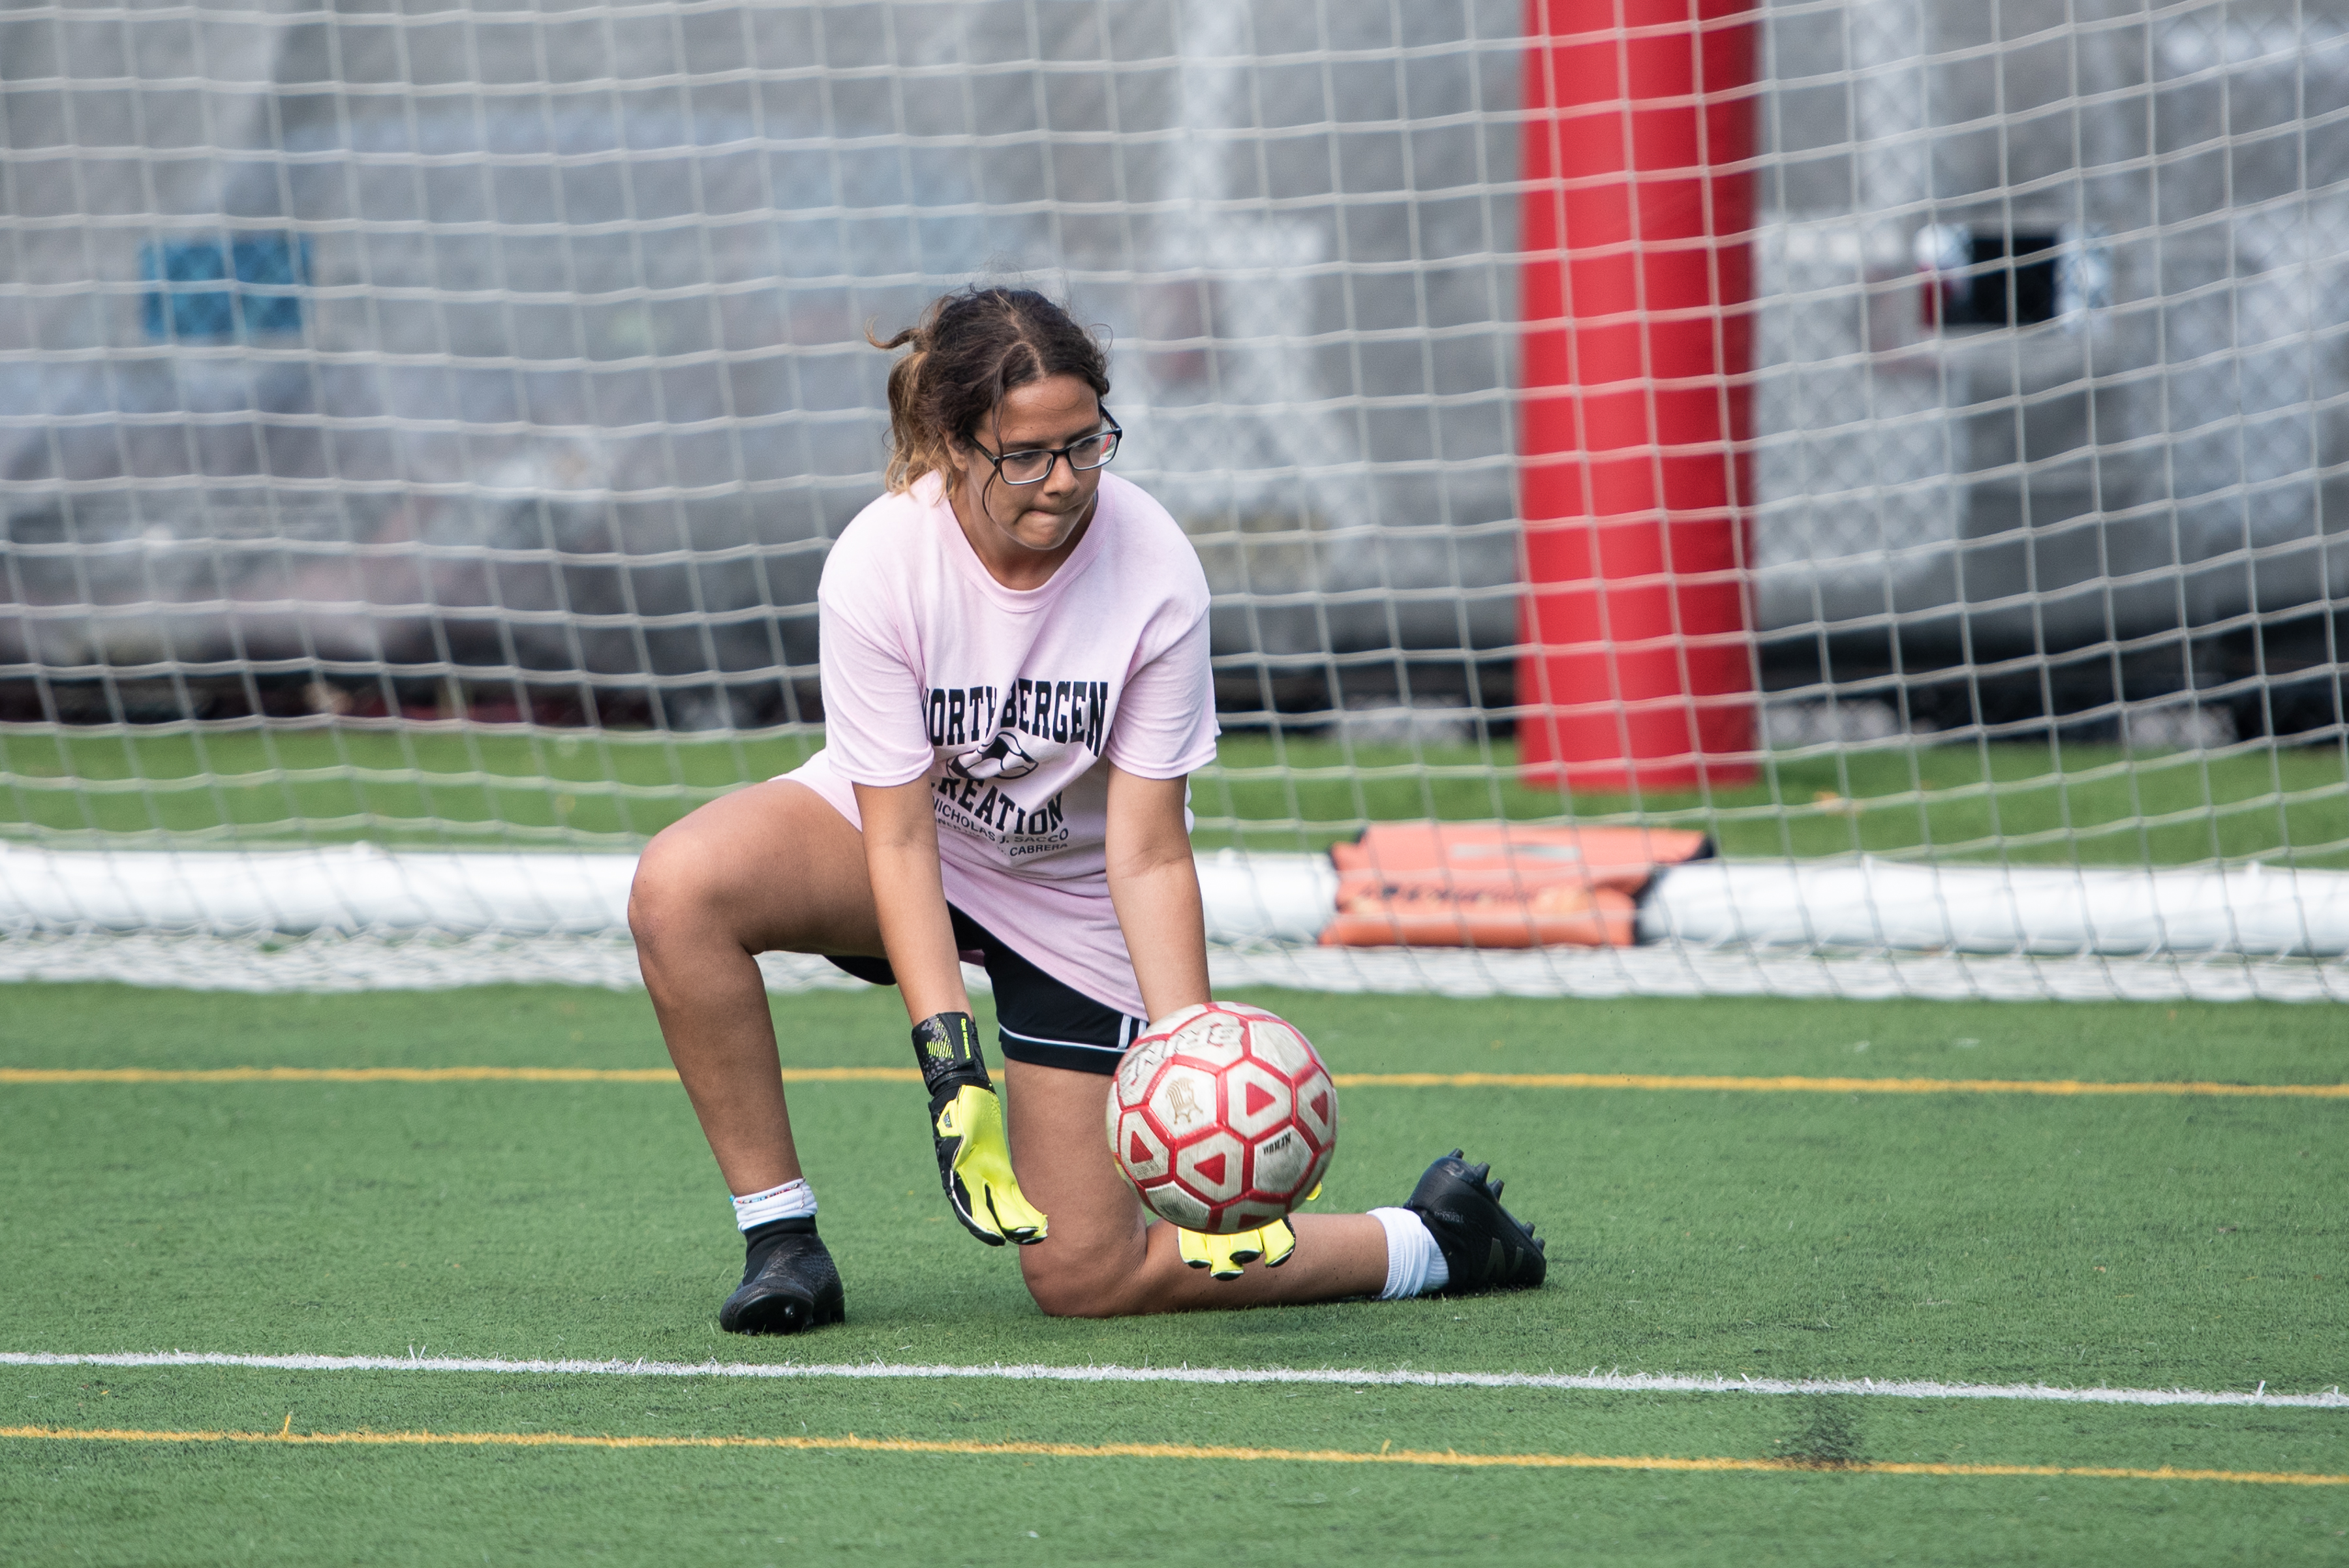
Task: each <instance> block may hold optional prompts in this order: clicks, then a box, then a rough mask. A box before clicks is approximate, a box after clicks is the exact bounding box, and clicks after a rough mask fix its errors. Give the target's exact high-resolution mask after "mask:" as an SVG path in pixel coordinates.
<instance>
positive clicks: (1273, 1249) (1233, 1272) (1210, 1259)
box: [1174, 1220, 1297, 1280]
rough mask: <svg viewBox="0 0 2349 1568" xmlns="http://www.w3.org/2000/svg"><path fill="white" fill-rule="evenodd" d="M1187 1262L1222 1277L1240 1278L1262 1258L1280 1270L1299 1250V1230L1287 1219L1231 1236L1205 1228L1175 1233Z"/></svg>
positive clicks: (1178, 1229) (1180, 1230)
mask: <svg viewBox="0 0 2349 1568" xmlns="http://www.w3.org/2000/svg"><path fill="white" fill-rule="evenodd" d="M1174 1236H1175V1241H1176V1244H1177V1246H1178V1248H1179V1249H1180V1251H1182V1254H1183V1261H1184V1262H1186V1263H1188V1264H1190V1265H1191V1266H1192V1267H1193V1268H1195V1269H1205V1270H1206V1271H1207V1272H1209V1273H1210V1274H1212V1275H1214V1276H1215V1277H1216V1279H1219V1280H1237V1279H1238V1278H1239V1277H1240V1273H1241V1272H1242V1270H1243V1269H1245V1268H1246V1266H1247V1265H1248V1264H1250V1263H1253V1262H1256V1261H1257V1259H1258V1258H1262V1259H1263V1260H1264V1266H1265V1267H1266V1268H1268V1269H1277V1268H1278V1267H1280V1265H1281V1264H1283V1263H1285V1262H1288V1255H1289V1254H1290V1253H1291V1252H1294V1251H1297V1232H1296V1231H1292V1230H1290V1229H1289V1228H1288V1220H1274V1221H1273V1222H1272V1223H1271V1224H1269V1225H1266V1226H1262V1227H1260V1228H1259V1229H1257V1230H1254V1231H1234V1232H1233V1233H1232V1234H1230V1235H1228V1236H1210V1235H1208V1234H1207V1233H1206V1231H1185V1230H1182V1229H1180V1228H1179V1227H1178V1228H1177V1229H1176V1231H1175V1232H1174Z"/></svg>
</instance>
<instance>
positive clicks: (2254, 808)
mask: <svg viewBox="0 0 2349 1568" xmlns="http://www.w3.org/2000/svg"><path fill="white" fill-rule="evenodd" d="M818 743H819V738H818V737H815V736H812V735H800V736H773V737H765V738H753V739H748V740H746V739H743V738H740V737H731V736H730V737H722V738H719V739H711V740H703V739H697V738H694V737H691V736H678V735H668V734H663V733H660V732H649V731H623V730H607V731H577V732H564V731H522V730H517V731H514V732H497V731H483V730H479V729H475V730H470V731H461V732H460V731H454V730H451V731H448V732H427V731H422V730H418V729H414V728H406V729H397V730H394V729H371V728H359V727H356V726H351V725H329V724H325V723H324V722H321V723H320V724H319V725H318V726H317V727H314V728H306V729H266V730H250V729H219V730H204V729H199V730H197V731H194V732H188V731H170V732H157V733H147V732H116V731H82V730H73V729H62V730H61V729H55V728H43V727H36V726H6V727H0V836H12V837H34V836H37V837H42V838H49V839H55V838H57V836H60V835H64V836H77V835H80V836H112V835H121V834H150V835H155V836H171V837H173V838H175V839H177V840H180V841H181V842H202V841H203V840H206V839H211V840H216V841H229V840H240V841H245V842H267V841H281V840H306V841H314V842H341V841H347V840H351V839H359V838H367V839H374V840H378V841H380V842H385V843H403V844H448V845H452V846H480V847H496V846H502V845H514V846H535V845H558V844H568V845H577V846H606V847H624V846H633V845H635V844H636V843H639V842H641V841H642V839H644V838H645V837H647V836H649V835H651V834H653V833H656V832H657V831H659V830H660V829H661V828H662V827H664V826H667V824H668V823H670V822H672V821H674V820H676V819H677V818H678V817H679V816H681V815H684V814H685V813H686V812H688V811H690V810H692V809H693V808H694V807H695V806H697V805H700V804H701V803H702V802H704V801H707V800H709V799H711V798H712V797H714V796H715V795H717V794H722V793H724V792H725V791H726V790H728V789H730V788H733V787H735V786H737V785H739V784H744V783H747V782H750V781H751V780H755V779H761V778H767V777H771V776H772V775H773V774H779V773H783V772H786V771H788V770H789V769H791V768H792V767H795V766H797V765H798V764H799V763H800V762H801V761H802V760H803V759H804V757H805V756H806V754H807V753H808V752H809V751H810V750H811V749H812V747H813V746H815V745H816V744H818ZM1515 769H1516V749H1515V747H1514V745H1513V744H1511V743H1509V742H1497V743H1495V744H1493V745H1491V746H1489V747H1485V748H1480V747H1477V746H1473V745H1459V744H1444V745H1435V744H1430V745H1422V746H1416V747H1413V746H1401V745H1366V744H1357V743H1352V742H1344V741H1340V740H1330V739H1326V738H1316V737H1311V736H1309V737H1305V738H1296V737H1287V736H1283V737H1273V736H1268V735H1266V734H1263V733H1259V732H1238V733H1235V734H1231V735H1226V736H1225V737H1224V739H1223V742H1222V743H1221V747H1220V760H1219V762H1218V764H1217V765H1216V767H1213V768H1209V769H1206V770H1204V771H1202V772H1201V773H1200V774H1197V775H1196V776H1195V778H1194V780H1193V797H1194V802H1195V807H1196V810H1197V815H1198V831H1197V835H1196V841H1197V843H1198V844H1199V846H1200V847H1202V848H1206V849H1214V848H1219V847H1223V846H1227V845H1242V846H1247V847H1251V848H1256V849H1319V848H1321V847H1324V846H1327V845H1329V844H1330V843H1331V842H1333V841H1335V840H1337V839H1340V838H1350V837H1352V836H1354V835H1355V834H1357V833H1359V832H1360V831H1361V826H1362V825H1363V824H1364V823H1367V822H1381V821H1405V820H1418V819H1426V818H1438V819H1441V820H1444V821H1489V820H1494V819H1498V818H1503V817H1506V818H1508V819H1510V820H1514V821H1528V822H1564V821H1576V822H1587V823H1635V822H1646V823H1653V824H1660V825H1664V826H1691V827H1699V828H1702V829H1704V830H1706V831H1708V832H1711V833H1713V835H1714V836H1715V837H1716V838H1717V839H1718V840H1719V842H1720V844H1721V846H1722V847H1723V851H1724V852H1726V853H1728V854H1732V855H1739V856H1757V857H1779V856H1788V855H1795V856H1817V855H1833V854H1846V853H1851V852H1854V851H1867V852H1868V853H1873V854H1891V853H1906V854H1924V853H1930V854H1936V855H1944V856H1955V857H1979V856H1982V855H1986V854H1992V853H1995V854H2002V855H2005V856H2007V857H2010V858H2014V859H2020V860H2028V861H2050V862H2070V861H2073V860H2075V859H2076V860H2081V861H2085V862H2089V863H2093V864H2123V865H2128V864H2146V863H2152V864H2158V865H2169V864H2185V863H2191V862H2196V861H2202V860H2207V859H2209V858H2210V857H2214V856H2223V857H2245V856H2254V855H2261V856H2288V857H2290V858H2291V859H2292V861H2293V862H2294V863H2295V864H2299V865H2303V866H2313V867H2325V866H2343V865H2349V762H2344V753H2343V752H2342V749H2341V748H2340V747H2339V746H2338V745H2333V746H2306V747H2293V746H2277V745H2274V744H2271V743H2269V742H2251V743H2247V744H2245V745H2244V746H2241V747H2240V748H2236V749H2234V750H2232V751H2230V752H2229V753H2224V754H2220V755H2203V754H2199V753H2151V752H2148V753H2136V754H2134V755H2133V754H2131V753H2126V752H2123V751H2120V750H2118V749H2116V748H2115V747H2111V746H2074V745H2065V746H2063V747H2061V748H2051V747H2050V746H2048V745H2045V744H2023V743H2001V744H1997V745H1987V746H1984V745H1973V744H1967V743H1962V742H1952V743H1950V744H1944V745H1914V744H1910V743H1907V742H1901V743H1897V744H1892V745H1886V746H1881V747H1877V748H1873V749H1868V750H1854V751H1849V752H1846V753H1841V754H1839V755H1827V756H1805V755H1796V754H1779V753H1772V754H1770V755H1769V756H1768V757H1767V758H1766V760H1765V764H1764V769H1763V771H1762V772H1761V774H1759V775H1758V776H1757V777H1756V778H1755V779H1754V782H1752V783H1751V784H1742V785H1739V786H1737V787H1723V788H1717V789H1714V790H1713V791H1711V792H1710V793H1707V794H1691V793H1680V794H1657V793H1651V794H1646V795H1643V796H1640V797H1631V796H1626V795H1620V794H1590V793H1588V792H1584V793H1577V794H1572V795H1570V796H1568V795H1561V794H1559V793H1557V791H1555V790H1547V789H1528V788H1526V787H1525V786H1524V785H1522V784H1519V783H1517V782H1516V772H1515Z"/></svg>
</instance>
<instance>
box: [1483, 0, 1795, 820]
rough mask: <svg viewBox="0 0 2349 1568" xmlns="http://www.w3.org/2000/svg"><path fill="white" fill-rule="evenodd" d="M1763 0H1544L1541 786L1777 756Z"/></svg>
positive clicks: (1535, 481) (1540, 103)
mask: <svg viewBox="0 0 2349 1568" xmlns="http://www.w3.org/2000/svg"><path fill="white" fill-rule="evenodd" d="M1757 16H1758V13H1756V12H1755V11H1754V10H1753V9H1752V8H1751V6H1750V4H1749V0H1527V12H1526V20H1527V34H1528V36H1529V40H1530V41H1529V44H1528V47H1527V49H1526V111H1527V112H1526V121H1525V140H1524V165H1523V170H1524V173H1523V178H1524V181H1525V187H1524V192H1525V193H1524V197H1523V220H1522V221H1523V229H1522V239H1521V242H1520V248H1521V250H1522V252H1523V254H1524V258H1525V259H1524V262H1523V268H1522V274H1521V290H1522V294H1521V312H1522V314H1521V317H1520V321H1521V324H1522V326H1521V330H1522V335H1523V337H1522V348H1523V369H1522V371H1521V388H1520V400H1519V416H1518V417H1519V422H1518V431H1517V441H1518V447H1517V450H1518V465H1519V488H1518V501H1519V515H1520V516H1521V517H1522V518H1523V520H1524V524H1525V566H1526V596H1525V599H1524V606H1523V611H1522V635H1523V640H1524V644H1525V651H1524V652H1523V654H1522V655H1521V657H1520V659H1519V662H1518V670H1517V702H1518V707H1519V716H1518V720H1517V737H1518V760H1519V763H1520V766H1521V769H1522V771H1523V774H1524V777H1525V780H1526V783H1528V784H1544V785H1549V786H1553V787H1562V788H1571V789H1577V790H1600V791H1615V790H1626V789H1634V788H1637V789H1687V788H1692V787H1701V786H1702V785H1705V784H1717V785H1729V784H1744V783H1747V782H1749V781H1750V780H1751V779H1752V778H1753V776H1754V763H1753V748H1754V663H1753V656H1752V649H1751V636H1750V626H1751V618H1750V610H1749V607H1748V602H1747V594H1746V589H1745V583H1744V567H1745V565H1746V559H1747V548H1746V523H1745V518H1744V507H1745V506H1746V505H1747V504H1749V503H1750V497H1751V481H1750V478H1749V474H1748V470H1749V462H1748V460H1747V458H1746V456H1745V454H1744V441H1746V440H1747V438H1748V436H1749V434H1750V431H1751V419H1750V414H1749V409H1750V404H1751V400H1752V389H1751V386H1750V384H1749V373H1750V371H1751V369H1752V362H1753V317H1752V315H1751V308H1752V305H1751V302H1752V297H1753V265H1752V260H1751V254H1750V250H1749V244H1748V238H1747V236H1748V234H1749V233H1750V231H1751V230H1752V228H1753V226H1754V193H1753V183H1754V177H1753V173H1752V170H1751V161H1752V159H1753V156H1754V96H1753V95H1754V50H1755V43H1756V32H1757V26H1758V24H1757Z"/></svg>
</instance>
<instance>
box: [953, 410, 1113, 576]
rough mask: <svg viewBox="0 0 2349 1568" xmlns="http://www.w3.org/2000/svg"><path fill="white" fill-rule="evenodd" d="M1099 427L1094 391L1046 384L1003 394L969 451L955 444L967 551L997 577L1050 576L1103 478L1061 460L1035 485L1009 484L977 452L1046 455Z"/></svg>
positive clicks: (958, 510)
mask: <svg viewBox="0 0 2349 1568" xmlns="http://www.w3.org/2000/svg"><path fill="white" fill-rule="evenodd" d="M1101 428H1102V409H1101V400H1100V399H1099V398H1097V397H1095V396H1094V395H1093V389H1092V388H1091V387H1089V386H1087V385H1085V383H1084V382H1082V381H1081V380H1079V379H1077V378H1076V377H1074V376H1048V377H1046V378H1044V379H1042V380H1040V381H1030V382H1029V383H1028V384H1027V385H1026V386H1024V387H1015V388H1013V389H1011V390H1010V391H1009V392H1006V393H1005V394H1004V395H1003V400H1002V401H1001V402H1000V403H998V404H997V405H996V407H995V412H994V414H993V416H992V417H991V418H989V419H988V421H986V422H985V423H984V424H982V425H981V426H980V427H979V429H978V431H977V432H976V434H975V435H974V436H973V438H972V441H973V443H972V444H966V443H963V442H957V443H956V444H955V446H954V447H953V449H952V457H953V459H954V464H955V467H956V469H957V471H958V475H957V483H956V486H955V496H954V502H955V514H956V516H957V518H959V519H960V520H961V523H962V526H963V533H964V535H966V536H967V537H968V538H969V540H970V543H971V547H972V548H973V549H975V550H977V551H978V555H979V559H981V560H982V561H985V562H986V563H987V564H988V566H989V567H991V568H993V569H995V571H996V575H997V576H1003V575H1004V573H1005V572H1006V571H1009V573H1010V574H1011V575H1012V576H1020V577H1026V576H1030V575H1031V574H1033V573H1035V572H1036V571H1037V570H1038V568H1042V570H1043V575H1044V576H1050V574H1051V568H1053V567H1056V566H1059V565H1060V563H1061V560H1062V559H1064V558H1066V556H1067V554H1068V552H1069V551H1071V550H1073V549H1074V548H1075V547H1076V544H1077V541H1078V539H1079V538H1080V537H1081V535H1083V532H1084V527H1085V524H1087V523H1089V522H1091V521H1092V514H1093V502H1094V500H1095V498H1096V497H1097V496H1098V495H1099V494H1100V492H1101V470H1099V469H1092V470H1088V471H1087V472H1082V473H1080V472H1076V471H1075V470H1073V469H1071V467H1070V466H1069V462H1068V460H1067V459H1066V458H1061V459H1058V460H1056V461H1055V462H1053V464H1052V472H1050V473H1048V474H1046V475H1045V476H1044V478H1043V479H1041V480H1040V481H1039V482H1037V483H1034V484H1011V483H1007V482H1005V481H1004V480H1003V479H1001V478H999V477H998V475H997V474H996V472H995V465H994V464H993V463H991V462H988V459H987V456H986V453H985V452H981V451H979V450H978V448H979V447H982V446H983V447H985V448H986V449H987V450H988V451H990V452H994V453H995V454H996V455H997V456H998V457H1000V456H1002V455H1003V454H1004V453H1006V452H1037V451H1051V450H1053V449H1055V448H1059V447H1064V446H1067V445H1069V444H1070V443H1071V442H1072V441H1082V440H1083V439H1084V438H1085V437H1087V436H1089V435H1092V433H1094V432H1095V431H1099V430H1100V429H1101Z"/></svg>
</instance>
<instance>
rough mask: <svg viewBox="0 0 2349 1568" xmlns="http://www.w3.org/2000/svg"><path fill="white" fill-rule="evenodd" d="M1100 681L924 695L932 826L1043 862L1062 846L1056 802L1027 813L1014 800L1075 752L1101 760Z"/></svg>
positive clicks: (1064, 838) (1064, 831)
mask: <svg viewBox="0 0 2349 1568" xmlns="http://www.w3.org/2000/svg"><path fill="white" fill-rule="evenodd" d="M1108 707H1109V683H1108V682H1107V681H1105V680H1033V679H1029V678H1024V677H1023V678H1022V679H1020V680H1015V681H1013V682H1012V683H1011V686H1010V688H1009V690H1005V691H999V690H997V689H996V688H995V687H992V686H941V687H934V688H932V689H931V691H930V696H929V701H928V703H927V712H928V717H929V732H930V744H931V745H933V746H935V747H936V748H937V749H938V750H939V751H940V752H941V753H945V754H944V755H942V756H941V758H940V759H939V760H940V762H941V763H942V764H943V765H942V776H941V777H939V778H938V779H937V780H936V784H935V786H934V787H935V788H936V791H937V804H938V818H939V820H940V821H941V822H943V823H945V824H946V825H947V826H949V827H952V828H954V829H955V830H956V831H957V832H959V833H965V834H968V835H969V836H972V837H974V838H984V839H986V840H987V841H988V843H990V844H995V845H999V846H1001V847H1002V848H1003V850H1004V852H1005V853H1006V854H1007V855H1009V856H1011V857H1014V858H1017V857H1021V856H1029V855H1045V854H1050V853H1051V852H1052V851H1053V850H1056V849H1060V848H1061V847H1063V846H1066V845H1067V844H1068V842H1069V830H1068V828H1067V827H1066V826H1062V824H1061V797H1060V796H1059V795H1058V794H1054V795H1053V796H1052V797H1051V798H1050V800H1048V801H1045V802H1044V803H1043V804H1041V805H1034V806H1027V805H1020V804H1019V801H1017V800H1015V799H1013V798H1012V797H1011V794H1010V793H1009V786H1010V784H1011V782H1012V781H1013V780H1015V779H1022V778H1026V777H1027V776H1028V775H1029V774H1033V773H1035V772H1036V771H1037V770H1038V769H1040V768H1041V767H1043V766H1045V765H1046V764H1047V763H1055V762H1058V761H1059V760H1060V759H1061V757H1063V756H1065V755H1067V754H1068V753H1070V752H1071V751H1074V750H1076V749H1077V748H1079V747H1081V748H1083V749H1084V750H1085V751H1088V752H1091V753H1092V754H1093V755H1094V756H1099V755H1101V749H1102V728H1103V725H1104V723H1105V722H1106V719H1107V710H1108Z"/></svg>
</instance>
